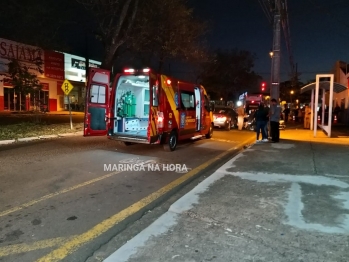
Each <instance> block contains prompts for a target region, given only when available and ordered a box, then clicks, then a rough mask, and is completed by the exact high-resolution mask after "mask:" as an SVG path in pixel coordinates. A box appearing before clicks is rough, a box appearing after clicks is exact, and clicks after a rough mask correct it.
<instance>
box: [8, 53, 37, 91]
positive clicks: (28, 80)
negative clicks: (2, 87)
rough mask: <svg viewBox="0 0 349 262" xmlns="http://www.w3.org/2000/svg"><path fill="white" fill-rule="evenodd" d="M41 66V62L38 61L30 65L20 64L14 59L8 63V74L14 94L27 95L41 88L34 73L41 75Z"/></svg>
mask: <svg viewBox="0 0 349 262" xmlns="http://www.w3.org/2000/svg"><path fill="white" fill-rule="evenodd" d="M41 65H42V61H41V60H40V59H39V60H36V61H33V64H32V65H29V64H27V63H21V62H19V61H18V60H16V59H12V60H11V61H10V63H9V64H8V73H9V75H10V78H11V83H12V86H13V88H14V90H15V92H16V93H18V94H25V95H27V94H30V93H33V92H34V91H36V90H40V89H41V88H42V85H41V84H40V81H39V79H38V77H37V74H36V73H35V72H39V73H41V74H42V73H43V71H42V69H41Z"/></svg>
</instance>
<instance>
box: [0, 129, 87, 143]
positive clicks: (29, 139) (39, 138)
mask: <svg viewBox="0 0 349 262" xmlns="http://www.w3.org/2000/svg"><path fill="white" fill-rule="evenodd" d="M79 135H81V136H82V131H80V132H72V133H65V134H58V135H43V136H34V137H23V138H17V139H11V140H0V146H1V145H9V144H15V143H19V142H30V141H35V140H43V139H50V138H63V137H70V136H79Z"/></svg>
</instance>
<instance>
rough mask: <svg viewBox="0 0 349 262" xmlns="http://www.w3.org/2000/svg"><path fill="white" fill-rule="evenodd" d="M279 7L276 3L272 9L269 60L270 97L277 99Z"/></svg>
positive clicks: (278, 92)
mask: <svg viewBox="0 0 349 262" xmlns="http://www.w3.org/2000/svg"><path fill="white" fill-rule="evenodd" d="M280 17H281V15H280V9H279V5H277V4H276V6H275V10H274V27H273V56H272V58H271V59H272V61H271V86H270V98H271V99H273V98H274V99H276V101H279V97H280V41H281V34H280V24H281V21H280Z"/></svg>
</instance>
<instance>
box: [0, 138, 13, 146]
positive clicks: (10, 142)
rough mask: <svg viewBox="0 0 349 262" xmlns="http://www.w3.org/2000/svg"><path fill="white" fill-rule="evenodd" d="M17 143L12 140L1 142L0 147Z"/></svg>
mask: <svg viewBox="0 0 349 262" xmlns="http://www.w3.org/2000/svg"><path fill="white" fill-rule="evenodd" d="M14 142H16V140H14V139H12V140H1V141H0V145H8V144H12V143H14Z"/></svg>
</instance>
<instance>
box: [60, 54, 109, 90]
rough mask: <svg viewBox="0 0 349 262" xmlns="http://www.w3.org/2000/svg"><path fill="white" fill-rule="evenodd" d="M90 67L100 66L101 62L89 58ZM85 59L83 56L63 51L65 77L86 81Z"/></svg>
mask: <svg viewBox="0 0 349 262" xmlns="http://www.w3.org/2000/svg"><path fill="white" fill-rule="evenodd" d="M89 62H90V67H100V65H101V64H102V63H101V62H98V61H95V60H89ZM85 63H86V60H85V58H84V57H81V56H76V55H72V54H67V53H64V67H65V70H64V71H65V79H68V80H71V81H77V82H82V83H86V69H85V68H86V65H85Z"/></svg>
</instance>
